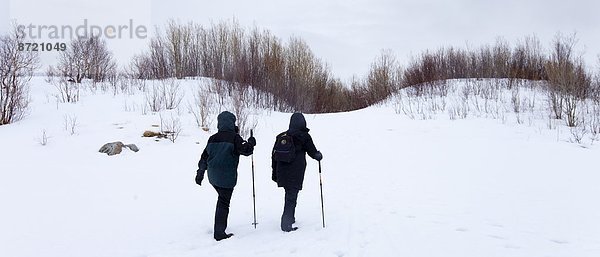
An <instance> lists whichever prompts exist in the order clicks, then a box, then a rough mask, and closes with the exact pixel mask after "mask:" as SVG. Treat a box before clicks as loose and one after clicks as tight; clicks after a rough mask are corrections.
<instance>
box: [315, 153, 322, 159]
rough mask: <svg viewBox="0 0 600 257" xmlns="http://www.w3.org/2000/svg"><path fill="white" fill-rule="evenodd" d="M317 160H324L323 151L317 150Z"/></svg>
mask: <svg viewBox="0 0 600 257" xmlns="http://www.w3.org/2000/svg"><path fill="white" fill-rule="evenodd" d="M315 160H317V161H321V160H323V154H322V153H321V152H319V151H317V153H315Z"/></svg>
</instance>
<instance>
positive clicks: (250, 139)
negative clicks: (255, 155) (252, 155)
mask: <svg viewBox="0 0 600 257" xmlns="http://www.w3.org/2000/svg"><path fill="white" fill-rule="evenodd" d="M248 144H250V145H252V146H256V138H254V137H250V138H248Z"/></svg>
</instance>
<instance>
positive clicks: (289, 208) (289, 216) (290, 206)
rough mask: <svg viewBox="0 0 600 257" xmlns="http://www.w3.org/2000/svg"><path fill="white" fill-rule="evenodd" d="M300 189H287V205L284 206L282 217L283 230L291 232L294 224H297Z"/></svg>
mask: <svg viewBox="0 0 600 257" xmlns="http://www.w3.org/2000/svg"><path fill="white" fill-rule="evenodd" d="M298 192H299V190H298V189H295V188H285V203H284V205H283V215H281V229H282V230H290V229H291V228H292V224H294V223H295V222H296V217H295V214H296V202H297V200H298Z"/></svg>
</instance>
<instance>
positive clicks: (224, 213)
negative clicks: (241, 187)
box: [213, 186, 233, 239]
mask: <svg viewBox="0 0 600 257" xmlns="http://www.w3.org/2000/svg"><path fill="white" fill-rule="evenodd" d="M213 187H214V188H215V190H217V193H218V194H219V198H218V199H217V209H216V210H215V233H214V236H215V239H218V238H223V237H225V236H226V235H227V234H226V233H225V229H226V228H227V217H228V216H229V202H230V201H231V194H233V188H222V187H217V186H213Z"/></svg>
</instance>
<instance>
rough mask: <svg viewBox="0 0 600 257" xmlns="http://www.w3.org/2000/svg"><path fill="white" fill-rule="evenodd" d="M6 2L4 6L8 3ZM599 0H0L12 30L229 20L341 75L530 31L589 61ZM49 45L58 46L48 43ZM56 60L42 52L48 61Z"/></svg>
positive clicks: (595, 46)
mask: <svg viewBox="0 0 600 257" xmlns="http://www.w3.org/2000/svg"><path fill="white" fill-rule="evenodd" d="M9 1H10V2H9ZM598 10H600V1H583V0H571V1H564V0H562V1H557V0H546V1H542V0H529V1H527V0H522V1H519V0H504V1H475V0H455V1H443V0H420V1H407V0H400V1H391V0H358V1H341V0H335V1H324V0H303V1H277V0H254V1H227V0H224V1H214V0H211V1H204V0H203V1H192V0H169V1H164V0H133V1H130V0H128V1H124V0H103V1H82V0H43V1H42V0H36V1H34V0H12V1H11V0H0V30H2V31H6V28H7V27H8V20H9V19H16V20H17V22H18V23H19V24H29V23H32V24H42V25H64V24H71V25H73V26H75V25H80V24H82V21H83V20H84V19H88V20H89V21H90V23H92V24H99V25H103V26H106V25H111V24H115V25H121V24H126V23H128V20H129V19H132V20H133V21H134V22H135V24H134V26H138V25H143V26H147V27H149V29H150V30H153V28H152V27H153V26H155V25H163V24H164V23H165V22H166V20H168V19H170V18H173V19H176V20H179V21H183V22H185V21H196V22H198V23H201V24H209V23H210V22H211V21H222V20H228V19H232V18H234V17H235V18H236V19H237V20H238V21H239V23H240V24H242V25H244V26H253V25H256V26H258V27H260V28H265V29H269V30H271V31H272V32H274V34H275V35H277V36H279V37H281V38H282V39H284V40H286V39H287V38H289V37H290V36H292V35H295V36H299V37H302V38H303V39H305V40H306V41H307V42H308V44H309V45H310V46H311V48H312V49H313V51H314V52H315V54H316V55H317V56H319V57H320V58H322V59H323V60H324V61H325V62H327V63H328V64H329V65H330V66H331V68H332V70H333V72H334V73H335V74H336V75H337V76H338V77H340V78H342V79H347V78H349V77H351V76H352V75H354V74H356V75H359V76H362V75H364V74H365V73H366V72H367V70H368V67H369V64H370V63H371V61H372V60H373V59H374V58H375V57H376V56H377V55H378V54H379V53H380V51H381V50H382V49H391V50H392V51H393V52H394V53H395V54H396V55H397V57H398V59H399V60H400V61H401V62H402V63H406V62H407V61H408V60H409V57H410V56H411V55H412V54H418V53H420V52H421V51H423V50H425V49H436V48H439V47H441V46H449V45H453V46H467V45H469V46H475V47H476V46H479V45H481V44H487V43H493V42H494V41H495V39H496V38H497V37H503V38H505V39H506V40H508V41H509V42H516V40H518V39H520V38H523V37H524V36H527V35H532V34H535V35H536V36H538V38H540V39H541V41H542V43H543V44H544V46H547V45H548V44H549V43H550V41H551V40H552V38H553V37H554V35H555V34H556V33H557V32H559V31H561V32H563V33H573V32H577V35H578V38H579V45H578V46H579V50H581V51H582V52H583V54H584V56H585V59H586V60H587V61H588V64H589V65H596V56H597V55H598V54H599V53H600V15H598ZM55 41H56V40H55ZM146 42H147V41H146V40H143V39H128V38H127V39H119V40H110V41H109V45H110V46H111V48H112V49H114V51H115V55H116V56H117V57H118V58H119V59H120V63H127V62H128V60H129V58H130V57H131V56H132V55H133V54H135V53H139V52H141V51H142V50H143V49H144V48H145V45H146ZM54 58H55V57H54V56H53V54H48V53H44V60H45V62H52V60H53V59H54Z"/></svg>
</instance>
